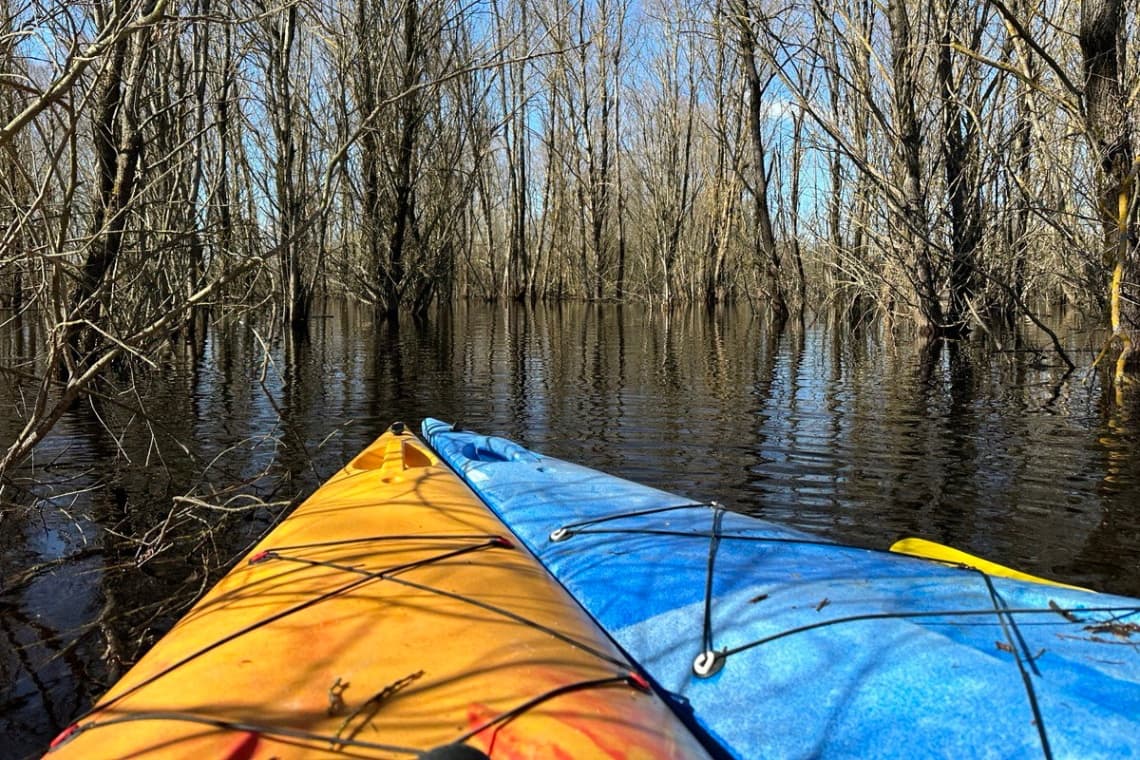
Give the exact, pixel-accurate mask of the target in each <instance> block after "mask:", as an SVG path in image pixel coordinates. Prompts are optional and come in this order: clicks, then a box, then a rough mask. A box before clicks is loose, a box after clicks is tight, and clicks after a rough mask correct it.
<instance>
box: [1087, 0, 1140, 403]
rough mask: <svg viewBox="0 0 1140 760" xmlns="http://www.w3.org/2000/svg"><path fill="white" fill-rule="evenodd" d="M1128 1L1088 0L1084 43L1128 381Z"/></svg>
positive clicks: (1132, 239) (1091, 127)
mask: <svg viewBox="0 0 1140 760" xmlns="http://www.w3.org/2000/svg"><path fill="white" fill-rule="evenodd" d="M1124 19H1125V10H1124V1H1123V0H1082V2H1081V28H1080V45H1081V53H1082V55H1083V60H1084V75H1085V92H1084V95H1085V111H1086V113H1087V118H1088V135H1089V137H1090V139H1091V140H1092V143H1093V145H1092V148H1093V155H1094V156H1095V157H1096V159H1097V161H1098V167H1097V168H1098V172H1097V178H1098V196H1099V198H1098V200H1099V203H1098V204H1097V205H1098V211H1099V215H1100V222H1101V228H1102V229H1103V230H1104V244H1105V251H1104V255H1105V260H1106V262H1107V263H1109V265H1110V266H1111V268H1112V281H1111V284H1110V289H1109V309H1110V321H1111V326H1112V334H1113V336H1114V337H1116V338H1117V339H1118V340H1119V341H1120V344H1121V350H1120V354H1119V355H1118V357H1117V363H1116V381H1117V383H1122V382H1123V380H1124V371H1125V369H1126V367H1127V366H1129V365H1131V364H1134V363H1135V359H1133V353H1134V351H1135V348H1136V341H1137V339H1138V338H1140V335H1138V334H1137V332H1138V330H1140V306H1138V302H1137V298H1138V297H1140V288H1138V286H1137V283H1138V282H1140V279H1138V275H1140V267H1138V266H1137V258H1138V257H1137V251H1136V225H1135V223H1134V221H1133V219H1132V217H1133V216H1134V210H1133V205H1134V203H1133V193H1134V174H1135V171H1134V167H1133V147H1132V127H1131V124H1130V123H1129V115H1128V111H1127V98H1126V93H1125V91H1124V88H1123V87H1122V86H1121V82H1120V77H1121V67H1122V65H1123V64H1124V61H1125V56H1124V33H1125V27H1124Z"/></svg>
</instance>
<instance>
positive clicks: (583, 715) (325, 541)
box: [48, 425, 706, 760]
mask: <svg viewBox="0 0 1140 760" xmlns="http://www.w3.org/2000/svg"><path fill="white" fill-rule="evenodd" d="M483 755H486V756H490V757H493V758H595V757H604V758H683V757H705V756H706V753H705V751H704V750H703V748H702V746H701V745H700V744H699V743H698V742H697V740H696V739H695V738H694V737H693V736H692V734H690V733H689V732H688V730H687V729H686V728H685V726H684V725H683V724H682V723H681V722H680V720H679V719H677V718H676V717H675V716H674V715H673V713H672V712H671V711H670V709H669V708H668V706H667V705H666V704H665V703H664V702H663V701H662V700H661V699H660V698H659V697H657V696H655V695H654V694H653V693H652V692H651V691H650V689H649V688H648V684H647V683H646V681H645V680H644V679H643V678H642V677H641V676H640V675H638V673H637V672H636V670H635V669H634V668H633V667H632V666H631V665H630V664H629V662H628V660H626V659H625V658H624V656H623V655H622V654H621V653H620V652H619V651H618V650H617V648H616V647H615V646H614V645H613V644H612V643H611V642H610V641H609V639H607V638H606V636H605V634H603V633H602V632H601V631H600V630H599V629H598V628H597V627H596V626H595V625H594V624H593V622H592V621H591V620H590V618H589V617H587V616H586V615H585V613H584V612H582V610H581V609H580V608H579V607H578V605H577V604H576V603H575V602H574V601H573V600H572V599H571V598H570V597H569V596H568V595H567V594H566V592H565V591H563V589H562V588H561V587H560V586H559V585H557V583H556V582H555V581H553V580H552V579H551V578H550V577H549V576H548V575H547V574H546V572H545V570H543V568H542V566H541V565H539V564H538V562H537V561H536V560H535V559H534V558H533V556H531V555H530V554H529V553H528V552H527V551H526V550H525V549H524V548H523V547H522V546H521V545H520V544H517V543H516V542H515V540H514V538H513V536H511V534H510V533H509V532H508V531H507V529H506V528H505V527H504V526H503V525H502V524H501V523H500V522H499V521H498V520H497V519H496V518H495V517H494V516H493V515H492V514H491V513H490V512H489V511H488V510H487V509H486V507H484V506H483V504H482V503H481V502H480V501H479V500H478V498H476V497H475V496H474V495H473V494H472V493H471V491H469V490H468V488H467V487H466V486H465V485H464V484H463V483H462V481H461V480H460V479H459V478H458V477H457V476H456V475H455V474H454V473H453V472H452V471H451V470H450V469H448V468H447V466H446V465H444V464H442V463H441V462H440V460H439V459H438V458H437V457H436V455H435V454H434V453H432V451H431V450H430V449H429V448H427V447H426V446H425V445H424V444H423V443H422V442H421V441H420V440H419V439H417V438H416V437H415V436H414V435H412V434H411V433H409V432H407V431H405V430H404V429H403V426H401V425H394V426H393V428H392V429H391V430H389V431H388V432H386V433H385V434H384V435H383V436H381V437H380V438H379V439H378V440H376V441H375V442H374V443H373V444H372V445H371V446H369V447H368V448H367V449H365V450H364V451H363V452H362V453H360V454H359V455H358V456H357V457H356V458H355V459H354V460H353V461H352V462H351V463H349V465H348V466H347V467H345V468H344V469H343V470H341V471H340V472H339V473H337V474H336V475H335V476H333V478H332V479H330V480H329V481H328V482H327V483H325V485H324V486H322V487H321V488H320V489H319V490H318V491H317V492H316V493H314V494H313V495H312V496H311V497H310V498H309V499H308V500H307V501H306V502H305V503H304V504H302V505H301V506H300V507H298V508H297V510H296V511H295V512H294V513H293V514H292V515H291V516H290V517H289V518H287V519H286V520H285V521H284V522H282V524H281V525H280V526H278V527H277V528H276V529H275V530H274V531H273V532H272V533H270V534H269V535H268V536H267V537H266V538H265V539H264V540H263V541H261V543H260V544H258V546H257V547H256V548H255V549H254V550H253V552H251V554H250V555H249V556H248V557H246V558H245V559H244V560H243V561H242V562H240V563H239V564H238V565H237V567H235V568H234V569H233V570H232V571H231V572H230V573H229V574H228V575H226V576H225V577H224V578H223V579H222V580H221V581H220V582H219V583H218V584H217V586H215V587H214V588H213V589H212V590H211V591H210V592H209V593H208V594H206V595H205V596H204V597H203V598H202V600H201V601H200V602H199V603H198V604H197V605H195V606H194V608H193V609H192V610H191V611H190V612H189V613H188V614H187V615H186V616H185V617H184V618H183V619H182V620H181V621H180V622H179V623H178V624H177V625H176V626H175V627H174V628H173V629H172V630H171V631H170V633H168V634H167V635H166V636H165V637H164V638H163V639H162V640H160V641H159V642H158V643H157V644H155V646H154V647H153V648H152V649H151V650H150V652H148V653H147V654H146V656H144V657H143V658H142V659H141V660H140V661H139V662H138V663H137V664H136V665H135V666H134V667H133V668H131V670H130V671H129V672H128V673H127V674H126V675H125V676H124V677H123V678H122V680H120V681H119V682H118V683H117V684H116V685H115V686H114V687H113V688H112V689H111V690H110V691H109V692H107V694H106V695H105V696H104V697H103V698H102V699H101V700H100V701H99V702H98V703H97V704H96V706H95V707H94V708H92V709H91V711H90V712H89V713H87V714H86V715H84V716H82V717H81V718H79V719H78V720H77V721H76V722H75V724H74V725H73V726H71V727H70V728H68V729H67V730H66V731H64V732H63V733H62V734H61V735H60V736H59V738H57V739H56V740H55V742H54V743H53V745H52V748H51V750H50V751H49V753H48V757H50V758H85V759H90V758H119V757H132V758H134V757H140V758H156V757H163V758H167V757H195V758H227V759H232V760H246V759H247V758H248V759H252V758H266V759H268V758H281V759H284V758H299V757H306V758H307V757H340V756H343V757H383V758H400V757H429V758H468V757H482V756H483Z"/></svg>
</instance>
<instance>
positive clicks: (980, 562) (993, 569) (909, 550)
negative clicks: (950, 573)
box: [891, 538, 1089, 591]
mask: <svg viewBox="0 0 1140 760" xmlns="http://www.w3.org/2000/svg"><path fill="white" fill-rule="evenodd" d="M891 551H893V552H894V553H896V554H909V555H910V556H912V557H923V558H924V559H932V560H935V561H938V562H947V563H949V564H952V565H965V566H966V567H972V568H974V569H975V570H981V571H982V572H984V573H988V574H989V575H997V576H1000V577H1002V578H1013V579H1014V580H1019V581H1030V582H1032V583H1044V584H1046V585H1048V586H1060V587H1061V588H1071V589H1076V590H1077V591H1088V590H1089V589H1086V588H1081V587H1080V586H1070V585H1069V584H1067V583H1058V582H1057V581H1051V580H1049V579H1048V578H1039V577H1037V576H1036V575H1030V574H1029V573H1023V572H1021V571H1020V570H1014V569H1013V568H1012V567H1006V566H1005V565H999V564H998V563H996V562H990V561H989V560H988V559H982V558H981V557H976V556H974V555H973V554H969V553H968V552H964V551H962V550H961V549H955V548H954V547H952V546H946V545H945V544H940V543H937V542H935V541H927V540H926V539H925V538H904V539H901V540H899V541H896V542H895V543H893V544H892V545H891Z"/></svg>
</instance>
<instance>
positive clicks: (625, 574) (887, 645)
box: [423, 419, 1140, 758]
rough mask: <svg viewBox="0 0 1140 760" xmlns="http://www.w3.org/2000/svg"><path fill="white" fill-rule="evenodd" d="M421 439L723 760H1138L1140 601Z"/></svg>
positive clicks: (429, 424) (505, 451)
mask: <svg viewBox="0 0 1140 760" xmlns="http://www.w3.org/2000/svg"><path fill="white" fill-rule="evenodd" d="M423 431H424V434H425V437H426V438H427V439H428V441H429V442H430V444H431V445H432V446H433V447H434V448H435V450H436V451H437V452H438V453H439V454H440V456H441V457H442V458H443V459H444V460H445V461H447V462H448V463H449V464H450V465H451V466H452V467H454V468H455V469H456V471H457V472H459V474H460V475H461V476H463V477H464V479H465V480H466V481H467V482H468V484H469V485H471V487H472V488H473V489H474V490H475V491H476V493H478V494H479V496H480V497H482V498H483V499H484V501H486V502H487V504H488V506H490V508H491V509H492V510H493V511H495V512H496V513H497V514H498V515H499V516H500V518H502V519H503V521H504V522H506V523H507V525H509V526H510V528H511V529H512V530H513V531H514V532H515V533H516V534H517V536H518V537H519V539H520V540H521V541H522V542H523V543H524V544H525V545H526V546H527V547H528V548H529V549H530V550H531V551H532V552H534V553H535V554H536V555H537V556H538V557H539V559H540V560H541V561H542V562H543V564H544V565H546V567H547V568H548V569H549V570H550V571H551V573H552V574H553V575H554V576H555V577H556V578H558V579H559V581H560V582H561V583H562V584H563V585H564V586H565V587H566V588H567V590H569V591H570V593H571V594H573V595H574V596H575V597H576V598H577V599H578V601H579V602H580V603H581V604H582V606H583V607H585V608H586V610H587V611H588V612H589V613H590V614H591V615H592V616H593V617H594V618H595V619H596V620H597V621H598V622H599V623H600V624H601V626H602V627H603V628H604V629H605V630H606V631H608V632H609V633H610V635H611V636H612V637H613V638H614V639H615V640H616V641H617V642H618V644H619V645H621V646H622V647H623V648H624V649H625V650H626V651H627V652H628V653H629V654H630V656H631V657H632V658H633V659H634V660H635V661H636V662H637V663H638V664H639V666H640V667H641V668H643V669H644V672H645V673H646V674H647V675H648V676H649V677H650V678H651V679H652V680H653V681H654V683H655V684H656V685H657V687H658V688H659V689H660V690H662V691H663V692H664V693H665V694H666V695H667V696H669V697H670V698H671V700H672V703H673V704H674V706H675V707H677V708H678V710H679V712H681V713H682V715H683V717H685V718H686V719H687V720H689V721H690V724H691V725H693V726H694V727H695V728H696V729H697V730H698V731H699V732H702V733H703V734H704V735H705V737H706V739H708V740H711V741H712V742H715V743H716V745H719V747H720V748H722V749H723V751H724V753H725V754H726V755H728V756H732V757H740V758H760V757H765V758H766V757H796V758H798V757H955V758H962V757H995V758H1010V757H1037V758H1039V757H1073V758H1091V757H1128V756H1133V755H1138V754H1140V625H1138V624H1140V600H1135V599H1129V598H1124V597H1116V596H1110V595H1104V594H1094V593H1091V592H1085V591H1080V590H1074V589H1069V588H1061V587H1056V586H1049V585H1043V584H1038V583H1031V582H1024V581H1016V580H1010V579H1006V578H998V577H991V576H988V575H985V574H983V573H980V572H977V571H972V570H969V569H963V568H959V567H952V566H947V565H943V564H940V563H937V562H930V561H925V560H921V559H916V558H912V557H908V556H901V555H896V554H890V553H885V552H881V551H874V550H868V549H862V548H857V547H848V546H842V545H837V544H833V543H829V542H826V541H822V540H820V539H817V538H815V537H813V536H811V535H808V534H805V533H802V532H799V531H795V530H791V529H788V528H784V527H781V526H778V525H774V524H772V523H768V522H765V521H763V520H759V519H756V518H752V517H748V516H745V515H740V514H736V513H733V512H730V511H727V510H725V509H722V508H719V507H717V506H715V505H711V504H701V503H693V502H690V501H688V500H686V499H684V498H682V497H679V496H676V495H673V494H669V493H667V492H664V491H661V490H658V489H655V488H650V487H648V486H643V485H639V484H637V483H633V482H631V481H627V480H623V479H620V478H616V477H613V476H610V475H605V474H603V473H600V472H598V471H596V470H591V469H589V468H585V467H581V466H578V465H574V464H571V463H568V462H563V461H561V460H558V459H554V458H551V457H545V456H541V455H539V454H535V453H534V452H531V451H529V450H527V449H525V448H523V447H521V446H519V445H517V444H515V443H513V442H511V441H507V440H505V439H501V438H494V437H488V436H482V435H478V434H475V433H469V432H459V431H454V430H453V429H452V428H451V426H449V425H447V424H446V423H442V422H439V421H437V420H430V419H429V420H426V421H425V422H424V426H423ZM697 671H699V674H698V672H697Z"/></svg>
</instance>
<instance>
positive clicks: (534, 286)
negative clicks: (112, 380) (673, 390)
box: [0, 0, 1140, 472]
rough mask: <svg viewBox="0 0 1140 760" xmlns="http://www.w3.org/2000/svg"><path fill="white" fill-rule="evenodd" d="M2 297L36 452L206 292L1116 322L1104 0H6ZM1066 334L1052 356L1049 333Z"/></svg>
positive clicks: (1130, 118)
mask: <svg viewBox="0 0 1140 760" xmlns="http://www.w3.org/2000/svg"><path fill="white" fill-rule="evenodd" d="M3 14H4V15H3V24H2V26H0V76H2V77H3V88H2V90H0V122H2V126H0V151H2V162H0V212H2V216H0V304H2V305H3V307H4V312H3V315H4V316H3V319H4V320H5V324H9V325H10V324H14V323H16V322H22V321H36V322H37V323H39V324H40V326H41V328H42V329H40V330H37V331H36V333H35V334H36V335H37V336H38V340H39V343H40V345H38V346H37V347H36V349H37V350H36V351H35V359H34V360H30V361H26V362H19V361H16V362H9V363H6V364H5V365H4V366H3V367H0V371H2V372H3V373H4V376H5V378H6V382H9V383H15V384H19V385H20V386H21V388H23V389H24V391H23V395H22V398H23V404H22V406H21V408H20V409H19V416H20V419H21V420H22V423H23V424H22V425H20V426H19V429H18V430H16V431H14V433H7V434H6V435H5V436H4V443H5V444H6V446H5V450H4V454H3V459H2V460H0V472H4V471H7V470H8V468H10V467H11V466H12V465H13V464H15V463H18V462H20V461H22V460H24V459H25V458H26V457H27V456H28V454H29V453H30V452H31V451H32V449H33V448H34V447H35V446H36V444H37V443H38V442H39V441H41V440H42V439H43V438H44V437H45V436H46V435H48V434H49V433H50V431H51V429H52V427H53V425H54V424H55V422H56V421H58V419H59V417H60V415H61V414H62V413H63V411H64V410H66V409H67V408H68V407H70V406H71V405H73V404H75V403H77V402H81V401H82V399H83V398H84V397H86V396H88V395H89V394H91V393H93V392H106V390H105V389H104V390H99V389H100V388H102V387H103V386H102V385H101V383H102V382H103V381H104V379H105V378H106V377H107V372H106V371H107V370H108V368H110V367H111V366H113V365H115V364H117V363H122V362H137V363H139V364H140V365H146V364H147V363H148V362H149V361H150V357H151V356H152V355H153V354H154V352H155V351H157V350H160V348H161V347H162V346H163V345H164V344H169V343H171V342H178V341H185V342H189V343H190V344H191V345H193V344H194V343H195V341H198V340H200V338H201V334H202V331H203V323H205V322H208V321H209V320H211V319H217V318H219V317H220V316H221V315H234V314H239V315H240V314H242V313H244V312H248V311H256V312H257V313H258V314H259V315H265V314H270V315H271V316H270V317H269V318H268V322H270V323H272V324H273V325H274V329H275V330H276V331H289V332H294V333H303V331H304V330H305V329H306V328H307V326H308V325H309V323H310V321H311V318H312V316H313V304H314V303H315V301H316V300H317V299H319V298H321V297H324V296H326V295H328V294H344V295H347V296H348V297H350V298H352V299H355V300H359V301H361V302H364V303H366V304H369V305H372V306H374V307H375V309H376V310H377V314H378V318H388V317H391V318H395V317H397V316H398V315H399V314H400V313H401V312H404V311H407V312H409V313H412V314H419V315H422V314H424V313H426V311H427V310H428V309H429V308H430V307H431V305H432V304H433V303H437V302H450V301H453V300H455V299H465V298H466V299H471V298H474V299H486V300H505V299H517V300H522V301H535V300H540V299H574V300H591V301H607V300H617V301H631V302H635V303H652V304H665V305H668V304H673V303H677V302H705V303H708V304H717V303H722V302H726V301H741V300H746V301H747V302H748V303H750V304H751V305H752V306H753V307H754V308H755V309H760V310H766V311H769V312H771V313H773V314H775V315H777V316H778V317H780V318H783V317H784V316H785V315H788V314H792V313H793V312H798V311H800V310H803V309H804V308H805V307H818V306H820V305H824V304H836V303H839V304H842V305H843V306H844V307H845V308H850V309H852V310H854V311H855V312H857V315H858V318H869V317H873V318H886V319H890V320H893V321H894V322H895V323H897V324H901V325H904V326H906V327H913V328H915V329H917V330H918V331H920V332H922V333H923V334H926V335H928V336H931V337H936V338H937V337H954V336H958V335H961V334H963V333H964V332H966V331H969V330H971V329H987V327H988V326H989V325H991V324H994V323H1000V322H1002V321H1005V322H1007V323H1013V324H1016V323H1024V322H1033V323H1036V326H1037V327H1038V328H1040V329H1044V330H1046V331H1047V332H1050V328H1049V325H1048V323H1047V320H1045V319H1043V318H1042V316H1041V314H1042V312H1041V309H1042V307H1043V305H1046V304H1058V303H1063V304H1067V305H1071V306H1073V307H1075V308H1077V309H1081V310H1086V311H1089V312H1093V313H1102V314H1103V315H1104V317H1103V322H1104V328H1105V346H1104V347H1105V351H1104V352H1103V356H1102V357H1100V361H1102V362H1104V363H1105V366H1108V365H1109V364H1110V363H1111V362H1114V361H1115V362H1116V363H1117V366H1116V379H1117V380H1118V381H1119V382H1120V383H1123V382H1125V381H1126V379H1127V376H1126V367H1127V365H1128V363H1129V362H1128V358H1129V355H1130V353H1131V351H1132V344H1133V331H1134V328H1135V323H1136V311H1137V308H1136V299H1135V294H1134V292H1133V291H1134V289H1135V283H1136V271H1135V270H1136V266H1137V265H1136V245H1137V242H1136V235H1135V226H1136V223H1135V217H1136V209H1135V207H1136V203H1135V195H1134V193H1133V182H1134V178H1135V175H1136V166H1137V164H1136V161H1135V158H1134V152H1135V151H1134V149H1133V144H1132V143H1133V131H1134V125H1133V122H1134V112H1135V105H1136V104H1135V100H1136V97H1137V92H1138V89H1137V87H1138V82H1140V79H1138V77H1137V71H1138V66H1137V60H1138V59H1137V53H1136V47H1135V46H1133V47H1131V48H1130V47H1129V46H1128V43H1129V42H1130V40H1129V39H1128V37H1129V36H1130V34H1131V31H1130V30H1134V29H1135V28H1136V25H1135V14H1136V8H1135V5H1134V4H1132V3H1127V2H1125V1H1124V0H1089V1H1088V2H1083V3H1080V4H1073V3H1061V4H1040V3H1030V2H1024V1H1023V0H1016V1H1009V2H994V1H991V2H974V1H968V0H938V1H937V2H931V3H926V2H923V3H918V2H905V1H901V0H900V1H899V2H895V1H894V0H892V1H891V2H887V3H885V4H884V3H875V2H870V1H869V0H852V1H851V2H846V1H845V0H817V1H815V2H793V3H785V4H772V3H765V2H757V0H707V1H706V0H697V1H690V0H682V1H680V2H664V1H663V0H662V1H658V0H646V1H645V2H630V0H597V1H592V2H571V1H569V0H567V1H563V0H539V1H537V2H534V1H532V0H525V1H524V2H505V1H504V2H500V1H499V0H491V1H490V2H476V3H453V2H449V1H447V0H441V1H439V2H435V1H433V0H403V2H382V1H380V0H353V1H351V2H348V1H346V2H307V1H306V0H296V1H293V0H290V1H288V2H276V1H269V2H264V1H262V0H256V1H250V2H228V3H220V2H217V1H216V0H193V1H192V2H177V3H175V2H169V0H137V1H132V0H114V1H110V2H102V1H97V2H90V3H79V4H74V3H52V2H43V1H42V0H5V2H4V3H3ZM1054 343H1055V349H1056V350H1057V352H1058V354H1059V356H1060V357H1061V360H1062V361H1065V362H1069V361H1071V360H1070V359H1069V358H1068V357H1067V355H1066V354H1065V353H1064V352H1063V349H1061V346H1060V343H1059V342H1056V341H1054Z"/></svg>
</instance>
